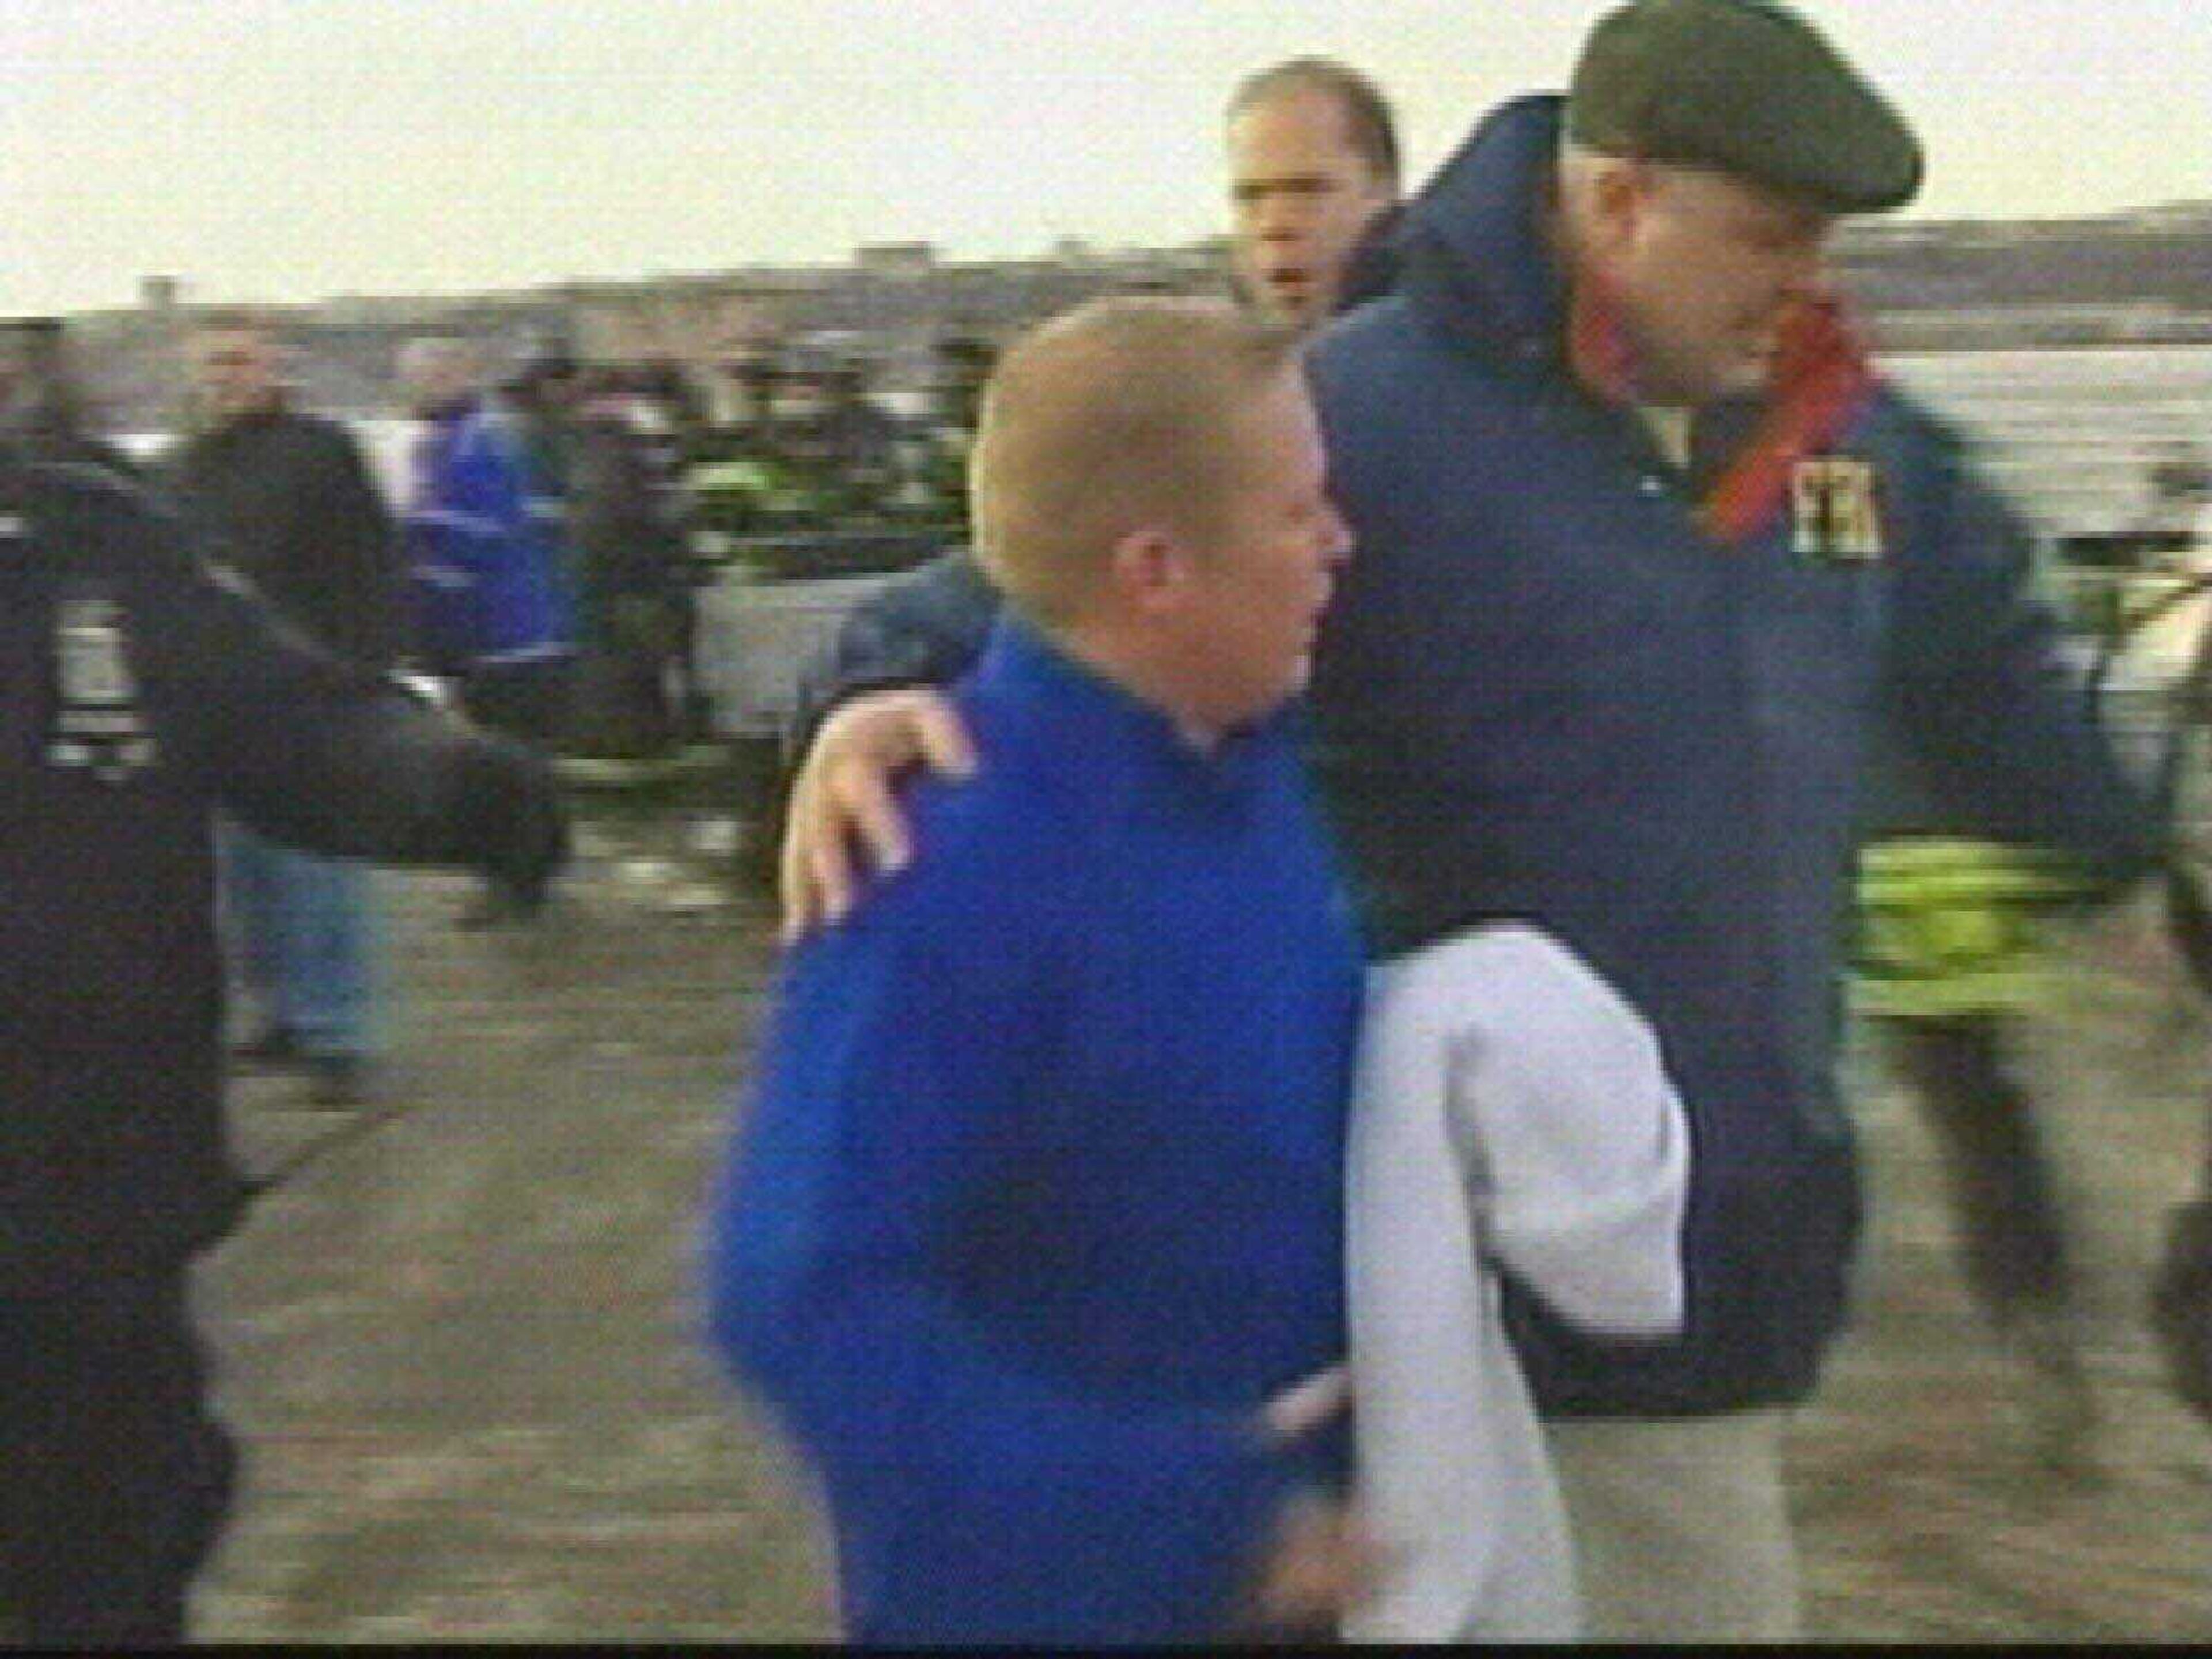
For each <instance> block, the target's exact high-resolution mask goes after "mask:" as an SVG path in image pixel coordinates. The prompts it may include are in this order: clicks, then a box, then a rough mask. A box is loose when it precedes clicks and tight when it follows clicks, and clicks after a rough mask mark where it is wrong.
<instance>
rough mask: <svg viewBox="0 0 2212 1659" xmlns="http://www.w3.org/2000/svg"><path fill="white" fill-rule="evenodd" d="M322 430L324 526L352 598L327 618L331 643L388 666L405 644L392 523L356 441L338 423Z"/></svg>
mask: <svg viewBox="0 0 2212 1659" xmlns="http://www.w3.org/2000/svg"><path fill="white" fill-rule="evenodd" d="M327 430H328V434H329V440H328V444H327V447H326V449H325V454H324V457H323V464H322V467H321V471H323V473H324V475H325V476H324V477H323V479H322V481H321V489H320V490H319V500H320V501H321V502H322V503H323V511H324V513H325V521H326V522H327V524H328V525H329V526H330V529H329V538H330V540H329V555H330V562H331V568H332V569H333V572H334V574H335V580H336V581H337V585H338V586H341V587H342V588H343V590H344V591H345V592H347V593H348V594H349V595H350V596H351V597H352V599H353V600H354V603H353V605H350V606H349V607H348V609H347V611H346V614H345V615H343V616H334V617H332V618H331V622H332V624H333V629H334V632H335V633H336V634H337V637H336V638H335V639H334V640H333V643H334V644H336V645H337V647H338V648H339V649H340V650H342V651H343V652H344V653H347V654H349V655H350V656H353V657H356V658H357V659H360V660H361V661H362V662H365V663H369V664H372V665H375V666H378V667H388V666H389V665H392V663H395V662H397V661H398V660H399V659H400V657H401V656H402V655H403V654H404V653H405V651H406V649H407V640H406V638H405V624H404V621H403V620H402V617H403V612H402V609H401V603H400V593H401V591H402V582H403V580H404V577H403V574H402V572H401V568H400V561H399V536H398V526H396V525H394V523H393V522H392V512H391V509H390V508H389V507H387V506H386V504H385V500H384V495H383V493H382V492H381V491H380V489H378V488H377V485H376V483H375V481H374V479H373V478H371V477H369V472H368V463H367V462H366V461H365V460H363V459H362V453H361V447H360V446H359V445H358V444H357V443H356V441H354V439H353V437H352V436H351V435H349V433H347V432H346V431H345V430H344V429H343V428H340V427H336V426H332V427H330V428H327Z"/></svg>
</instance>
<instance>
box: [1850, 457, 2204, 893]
mask: <svg viewBox="0 0 2212 1659" xmlns="http://www.w3.org/2000/svg"><path fill="white" fill-rule="evenodd" d="M1931 442H1932V443H1933V445H1934V451H1933V455H1932V459H1931V462H1930V466H1929V472H1928V474H1927V475H1926V476H1925V477H1924V478H1923V488H1925V489H1928V490H1929V497H1928V499H1927V501H1926V502H1925V504H1924V508H1923V510H1924V514H1925V516H1924V517H1923V519H1922V520H1920V521H1919V526H1918V530H1917V532H1916V533H1919V534H1922V535H1924V537H1925V538H1926V544H1925V545H1923V546H1920V547H1917V548H1915V549H1914V550H1912V551H1911V556H1909V557H1908V558H1907V559H1906V561H1905V563H1904V564H1903V566H1902V567H1901V568H1900V570H1899V581H1898V586H1897V588H1896V590H1895V603H1896V605H1897V614H1896V616H1895V617H1894V618H1893V622H1894V626H1893V629H1892V633H1891V641H1892V651H1891V657H1890V662H1889V674H1888V680H1887V693H1888V702H1887V709H1886V711H1885V712H1886V714H1887V717H1888V720H1889V722H1890V726H1891V730H1892V731H1893V732H1894V733H1896V734H1897V736H1898V738H1899V746H1900V748H1901V749H1902V750H1904V751H1905V754H1906V755H1908V756H1909V757H1911V760H1912V761H1913V762H1914V763H1916V764H1917V772H1918V775H1919V776H1920V777H1921V778H1922V779H1923V781H1924V782H1925V784H1926V786H1927V787H1928V788H1929V791H1930V793H1931V794H1932V795H1933V797H1934V798H1935V799H1936V802H1937V803H1938V804H1939V807H1940V810H1941V811H1942V812H1943V814H1944V816H1945V817H1946V820H1947V821H1949V822H1954V823H1958V824H1960V826H1961V827H1962V828H1965V829H1970V830H1971V831H1972V832H1975V833H1980V834H1984V835H1988V836H1992V837H1994V838H1996V839H1998V840H2002V841H2009V842H2027V843H2032V844H2035V845H2039V846H2045V847H2051V848H2057V849H2060V850H2063V851H2064V852H2068V853H2070V854H2074V855H2075V857H2076V858H2078V859H2079V860H2081V864H2082V866H2083V871H2084V873H2085V874H2086V875H2087V877H2088V878H2090V879H2091V880H2092V881H2093V882H2096V883H2098V884H2100V885H2103V886H2105V887H2106V888H2108V889H2109V888H2112V887H2117V886H2118V885H2120V884H2124V883H2126V882H2128V881H2130V880H2132V879H2133V878H2136V877H2138V876H2140V875H2142V874H2143V873H2144V872H2146V871H2147V870H2148V868H2149V866H2151V865H2152V863H2153V862H2154V860H2155V859H2156V857H2157V855H2158V848H2159V840H2160V836H2159V824H2158V816H2159V814H2158V811H2157V810H2156V809H2155V807H2154V803H2152V802H2151V801H2149V800H2148V799H2145V797H2144V796H2143V794H2142V792H2141V791H2140V790H2139V789H2137V788H2136V787H2134V786H2133V785H2132V784H2131V783H2130V781H2128V779H2127V778H2126V777H2124V775H2123V774H2122V772H2121V770H2120V769H2119V767H2118V764H2117V763H2116V762H2115V760H2114V758H2113V755H2112V748H2111V745H2110V744H2109V742H2108V741H2107V739H2106V734H2105V732H2104V731H2103V730H2102V728H2101V727H2100V724H2099V721H2098V719H2097V715H2096V712H2095V710H2094V709H2093V708H2091V706H2090V704H2089V701H2088V698H2087V695H2086V693H2085V690H2084V688H2083V686H2082V684H2081V677H2080V676H2079V675H2078V674H2076V673H2075V672H2074V671H2072V670H2070V669H2069V666H2068V665H2067V664H2066V662H2065V659H2064V658H2063V656H2062V654H2061V653H2060V651H2059V649H2058V645H2059V637H2060V636H2059V631H2058V627H2057V622H2056V620H2055V618H2054V617H2052V615H2051V611H2049V609H2048V608H2047V607H2046V606H2045V605H2043V604H2042V603H2041V602H2040V601H2039V599H2036V598H2035V596H2034V595H2033V592H2032V591H2031V584H2030V573H2031V569H2032V564H2031V549H2032V543H2031V539H2030V538H2029V535H2028V532H2027V529H2026V527H2025V526H2023V525H2022V524H2021V521H2020V520H2019V519H2018V517H2017V516H2016V515H2015V513H2013V512H2012V511H2011V510H2010V509H2009V508H2008V507H2006V506H2005V504H2004V503H2003V502H2002V501H2001V500H2000V499H1999V498H1998V497H1997V495H1996V493H1995V492H1994V491H1993V490H1992V489H1990V488H1989V487H1988V486H1987V485H1986V484H1984V483H1982V482H1981V481H1980V480H1978V479H1977V478H1975V477H1972V474H1971V473H1970V472H1969V471H1968V470H1967V468H1966V465H1965V464H1964V461H1963V458H1962V456H1961V455H1960V450H1959V447H1958V445H1957V443H1956V441H1954V440H1952V439H1950V438H1949V437H1948V435H1937V436H1936V438H1934V439H1933V440H1931Z"/></svg>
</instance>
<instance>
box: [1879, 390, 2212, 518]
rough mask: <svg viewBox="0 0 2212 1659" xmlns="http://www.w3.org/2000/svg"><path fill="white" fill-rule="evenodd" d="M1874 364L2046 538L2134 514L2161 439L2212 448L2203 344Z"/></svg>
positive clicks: (2141, 506) (2211, 404)
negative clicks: (1945, 426)
mask: <svg viewBox="0 0 2212 1659" xmlns="http://www.w3.org/2000/svg"><path fill="white" fill-rule="evenodd" d="M1881 366H1882V368H1883V369H1884V370H1885V371H1886V372H1887V374H1889V375H1890V376H1891V378H1892V379H1893V380H1895V381H1896V382H1897V384H1898V385H1899V386H1902V387H1903V388H1905V390H1906V391H1907V392H1911V393H1912V394H1914V395H1915V396H1917V397H1918V398H1920V399H1922V400H1923V402H1924V403H1926V404H1928V405H1929V407H1930V408H1932V409H1934V410H1936V412H1937V413H1938V414H1941V415H1943V416H1947V417H1948V418H1949V419H1951V420H1953V421H1955V422H1957V423H1958V424H1959V425H1960V427H1961V428H1963V429H1964V430H1965V431H1966V433H1967V435H1969V436H1970V437H1972V439H1973V440H1974V441H1975V444H1976V449H1977V452H1978V456H1977V459H1978V460H1979V462H1980V463H1981V465H1983V467H1984V470H1985V471H1986V472H1987V474H1988V475H1989V476H1990V477H1991V478H1992V479H1993V480H1994V481H1995V482H1996V483H1997V484H1998V485H1999V487H2000V488H2002V489H2004V491H2005V492H2006V494H2007V495H2008V496H2009V497H2010V498H2011V499H2012V500H2013V501H2015V503H2016V504H2017V505H2018V506H2019V507H2020V508H2021V510H2022V511H2023V512H2024V513H2026V514H2027V518H2028V520H2029V521H2030V522H2031V523H2032V524H2033V526H2035V527H2036V528H2037V530H2038V531H2039V532H2041V533H2043V534H2044V535H2045V536H2046V537H2056V536H2058V535H2064V534H2087V533H2094V532H2103V531H2112V530H2120V529H2125V528H2128V527H2130V526H2136V525H2139V524H2141V523H2142V517H2143V515H2144V513H2146V512H2147V511H2148V508H2149V505H2150V497H2149V489H2148V480H2147V477H2146V469H2147V467H2148V463H2149V461H2150V460H2151V459H2153V458H2154V456H2156V455H2157V454H2158V453H2160V450H2162V449H2164V448H2166V447H2168V446H2172V445H2176V444H2180V443H2188V444H2193V445H2196V446H2197V447H2200V448H2201V449H2202V450H2203V451H2204V452H2205V453H2206V454H2207V456H2208V457H2212V347H2204V346H2177V347H2165V348H2149V349H2145V348H2140V347H2130V348H2125V349H2097V350H2080V351H1964V352H1939V353H1931V354H1929V355H1927V356H1897V357H1892V358H1886V359H1884V360H1883V362H1882V365H1881Z"/></svg>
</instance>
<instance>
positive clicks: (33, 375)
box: [0, 317, 140, 478]
mask: <svg viewBox="0 0 2212 1659" xmlns="http://www.w3.org/2000/svg"><path fill="white" fill-rule="evenodd" d="M0 385H4V386H6V387H7V402H6V405H5V406H4V407H0V435H6V437H7V438H8V440H9V441H12V442H13V443H15V444H16V445H17V446H18V447H20V448H21V450H22V452H23V453H25V454H27V455H31V456H34V457H36V458H37V459H40V460H44V461H63V462H71V463H75V464H76V465H82V466H96V467H100V468H101V469H103V470H105V471H109V472H113V473H116V474H118V475H119V476H121V477H126V478H135V477H138V476H139V472H140V468H139V466H138V464H137V462H136V461H135V460H133V459H131V457H130V456H129V455H128V454H126V453H125V452H124V451H123V449H122V448H121V447H119V446H118V445H116V444H114V443H112V442H110V441H108V440H107V439H106V438H104V437H102V436H101V435H100V434H99V433H98V432H96V431H94V429H93V424H92V422H91V420H90V419H89V418H88V416H87V415H86V413H85V400H84V394H83V392H82V389H81V388H80V387H79V386H78V384H77V379H76V374H74V373H72V372H71V369H70V354H69V340H68V337H67V334H66V332H65V331H64V328H63V326H62V321H61V319H59V318H58V317H20V318H13V319H9V320H7V321H5V322H0Z"/></svg>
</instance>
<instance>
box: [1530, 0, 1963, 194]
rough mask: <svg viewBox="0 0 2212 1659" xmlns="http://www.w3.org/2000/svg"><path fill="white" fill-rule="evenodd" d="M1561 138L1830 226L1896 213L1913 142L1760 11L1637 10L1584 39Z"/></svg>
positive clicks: (1828, 50)
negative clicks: (1666, 167) (1836, 218)
mask: <svg viewBox="0 0 2212 1659" xmlns="http://www.w3.org/2000/svg"><path fill="white" fill-rule="evenodd" d="M1567 136H1568V137H1570V138H1571V139H1572V140H1574V141H1575V142H1576V143H1580V144H1583V145H1586V146H1588V147H1589V148H1590V149H1595V150H1597V151H1600V152H1601V153H1602V154H1606V155H1638V156H1642V157H1644V159H1646V160H1648V161H1671V162H1674V163H1677V164H1679V165H1681V166H1686V167H1711V168H1714V169H1716V170H1717V171H1719V172H1722V173H1729V174H1730V175H1732V176H1734V177H1735V178H1739V179H1747V180H1749V181H1750V182H1751V183H1753V184H1756V185H1765V186H1766V187H1767V188H1769V189H1771V190H1775V191H1781V192H1783V193H1784V194H1786V195H1790V196H1794V197H1800V198H1802V199H1803V200H1805V201H1808V202H1810V203H1811V204H1813V205H1814V206H1815V207H1819V208H1821V209H1823V210H1826V211H1828V212H1831V213H1875V212H1880V211H1882V210H1886V209H1889V208H1897V207H1902V206H1904V205H1905V203H1907V202H1909V201H1911V199H1912V197H1914V196H1915V195H1916V194H1917V193H1918V191H1919V189H1920V179H1921V173H1922V161H1921V154H1920V143H1919V141H1918V140H1917V138H1915V137H1913V136H1912V131H1911V128H1910V127H1908V126H1906V125H1905V121H1904V118H1902V117H1901V116H1899V114H1898V112H1896V111H1895V110H1894V109H1893V108H1892V107H1891V106H1890V105H1889V103H1888V101H1887V100H1886V99H1884V98H1883V97H1882V95H1881V94H1880V93H1878V92H1876V91H1875V89H1874V88H1872V87H1871V86H1869V84H1868V83H1867V82H1866V81H1865V80H1864V79H1863V77H1862V76H1860V75H1859V73H1858V71H1857V70H1854V69H1853V68H1852V67H1851V66H1850V64H1847V63H1845V62H1844V59H1843V58H1842V57H1841V56H1840V55H1839V54H1838V52H1836V50H1835V48H1834V47H1832V46H1830V45H1829V44H1828V43H1827V41H1826V40H1823V39H1822V38H1821V36H1820V33H1819V32H1818V31H1817V30H1815V29H1814V27H1813V26H1812V25H1811V24H1809V23H1808V22H1807V21H1805V20H1804V19H1803V18H1802V17H1800V16H1798V15H1796V13H1795V12H1793V11H1790V10H1789V9H1787V8H1785V7H1783V6H1778V5H1774V4H1771V3H1768V0H1631V3H1630V4H1628V5H1626V6H1623V7H1621V8H1620V9H1619V10H1617V11H1613V12H1611V13H1608V14H1607V15H1606V16H1605V17H1603V18H1601V19H1600V20H1599V21H1598V24H1597V27H1595V28H1593V29H1592V30H1591V31H1590V34H1589V40H1588V41H1586V42H1585V43H1584V45H1583V55H1582V61H1581V62H1580V63H1579V64H1577V65H1576V66H1575V76H1574V83H1573V85H1572V87H1571V88H1570V89H1569V91H1568V94H1567Z"/></svg>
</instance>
